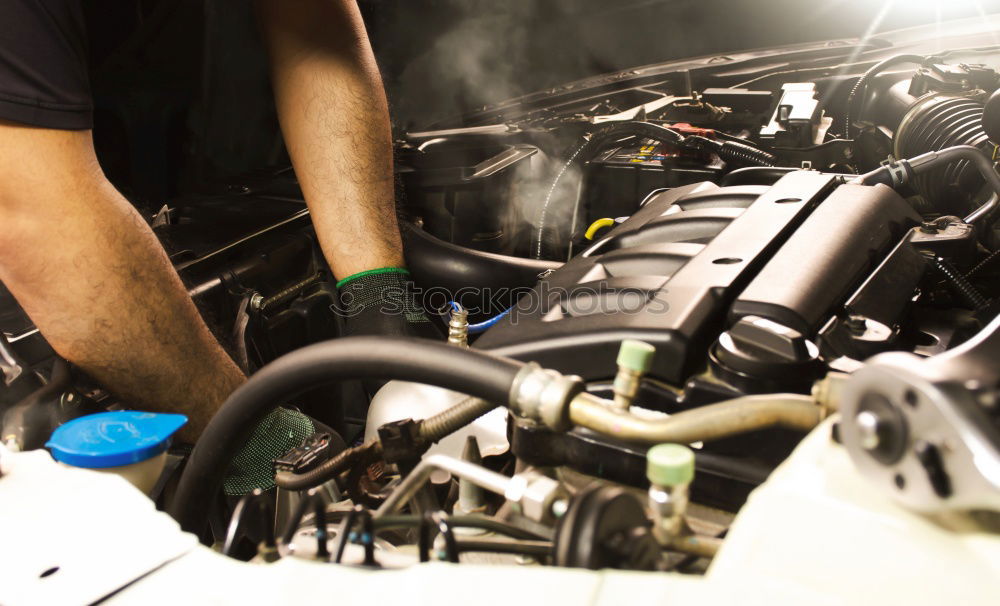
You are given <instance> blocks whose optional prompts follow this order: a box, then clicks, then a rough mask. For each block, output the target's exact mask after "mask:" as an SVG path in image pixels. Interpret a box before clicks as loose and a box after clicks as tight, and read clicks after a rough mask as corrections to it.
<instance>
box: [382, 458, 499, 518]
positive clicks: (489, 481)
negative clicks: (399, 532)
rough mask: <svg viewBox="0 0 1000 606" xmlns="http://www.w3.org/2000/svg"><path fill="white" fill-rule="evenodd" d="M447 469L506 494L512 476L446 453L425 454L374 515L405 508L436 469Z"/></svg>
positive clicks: (488, 488)
mask: <svg viewBox="0 0 1000 606" xmlns="http://www.w3.org/2000/svg"><path fill="white" fill-rule="evenodd" d="M436 470H441V471H447V472H448V473H450V474H452V475H454V476H457V477H458V478H461V479H463V480H467V481H469V482H472V483H474V484H476V485H477V486H480V487H482V488H485V489H486V490H489V491H490V492H494V493H496V494H499V495H506V493H507V488H508V487H509V486H510V482H511V479H510V478H508V477H507V476H505V475H503V474H500V473H497V472H495V471H490V470H489V469H486V468H485V467H480V466H479V465H474V464H472V463H468V462H466V461H462V460H460V459H453V458H452V457H449V456H447V455H442V454H434V455H430V456H428V457H425V458H424V460H422V461H421V462H420V464H419V465H417V466H416V467H415V468H413V471H412V472H410V475H408V476H406V479H405V480H403V481H402V482H401V483H400V485H399V486H397V487H396V489H395V490H394V491H392V494H391V495H389V497H388V498H387V499H386V500H385V502H384V503H382V505H381V507H379V508H378V509H377V510H376V511H375V518H376V519H378V518H381V517H384V516H388V515H392V514H394V513H396V512H398V511H399V510H400V509H402V507H403V505H405V504H406V503H407V501H409V500H410V499H411V498H413V496H414V495H416V494H417V492H419V491H420V489H421V488H422V487H423V485H424V484H425V483H426V482H427V480H429V479H430V477H431V474H432V473H433V472H434V471H436Z"/></svg>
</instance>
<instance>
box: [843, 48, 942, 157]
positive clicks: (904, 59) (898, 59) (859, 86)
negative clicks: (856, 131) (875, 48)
mask: <svg viewBox="0 0 1000 606" xmlns="http://www.w3.org/2000/svg"><path fill="white" fill-rule="evenodd" d="M925 61H927V57H923V56H921V55H896V56H894V57H889V58H888V59H885V60H883V61H879V62H878V63H876V64H875V65H873V66H871V67H870V68H868V71H866V72H865V73H863V74H861V77H860V78H858V80H857V81H856V82H855V83H854V86H853V87H852V88H851V92H850V93H848V95H847V103H846V105H845V107H844V138H845V139H850V138H851V128H852V126H853V124H852V119H851V112H852V111H853V110H854V105H855V104H859V107H858V112H857V119H858V120H860V119H861V110H862V109H864V103H865V99H866V98H867V97H868V86H869V84H870V83H871V81H872V79H873V78H874V77H875V76H877V75H878V74H880V73H882V72H883V71H885V70H887V69H889V68H890V67H893V66H896V65H899V64H900V63H916V64H919V65H923V64H924V62H925Z"/></svg>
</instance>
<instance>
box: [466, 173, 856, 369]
mask: <svg viewBox="0 0 1000 606" xmlns="http://www.w3.org/2000/svg"><path fill="white" fill-rule="evenodd" d="M839 183H840V179H839V177H837V176H835V175H827V174H821V173H816V172H807V171H800V172H794V173H790V174H788V175H786V176H785V177H783V178H782V179H781V180H779V181H778V182H777V183H775V185H774V186H772V187H767V186H736V187H718V186H716V185H714V184H711V183H701V184H697V185H691V186H687V187H680V188H677V189H673V190H670V191H667V192H661V193H656V194H654V195H652V196H651V197H650V198H649V199H647V201H646V203H645V204H644V205H643V206H642V208H641V209H640V210H639V211H638V212H636V213H635V214H634V215H633V216H632V217H631V218H629V219H628V220H627V221H625V222H624V223H622V224H621V225H620V226H618V227H617V228H616V229H614V230H613V231H612V232H610V233H609V234H608V235H607V236H606V237H605V238H603V239H602V240H601V241H599V242H597V243H596V244H595V245H594V246H592V247H591V248H589V249H588V250H586V251H585V252H583V253H582V254H581V255H579V256H578V257H576V258H574V259H573V260H571V261H570V262H569V263H567V264H566V265H565V266H563V267H562V268H560V269H559V270H557V271H555V272H553V273H552V274H551V275H549V276H548V277H547V278H546V279H544V280H542V281H541V282H540V283H539V284H538V285H537V286H536V287H535V288H534V289H533V290H532V291H531V292H530V293H528V294H526V295H525V296H523V297H521V299H520V300H519V301H518V304H517V306H515V308H514V309H512V310H511V312H510V313H509V314H508V315H507V317H505V318H504V319H503V320H502V321H501V322H500V323H499V324H498V325H497V326H495V327H494V328H492V329H491V330H490V331H489V332H487V333H486V334H485V335H483V336H482V337H481V338H480V339H479V340H478V341H477V342H476V347H478V348H483V349H489V350H492V351H494V352H497V353H501V354H503V355H507V356H511V357H514V358H517V359H522V360H534V361H537V362H539V363H540V364H542V365H543V366H546V367H549V368H555V369H557V370H560V371H563V372H569V373H573V374H578V375H581V376H583V378H585V379H588V380H596V379H600V378H604V377H607V376H609V375H611V374H613V372H614V368H615V365H614V361H615V356H616V354H617V351H618V347H619V344H620V343H621V341H622V339H626V338H636V339H642V340H644V341H646V342H649V343H651V344H653V345H654V346H655V347H656V348H657V355H656V358H655V363H654V367H653V369H652V371H651V373H650V374H651V375H653V376H654V377H657V378H660V379H662V380H665V381H669V382H672V383H680V382H681V381H683V380H684V379H685V378H686V377H687V376H689V375H690V374H691V373H692V372H693V371H694V370H696V369H697V368H698V367H699V366H702V365H703V364H704V363H705V352H706V351H707V347H708V344H709V342H710V341H711V340H713V339H714V338H715V337H716V336H717V335H718V333H719V332H720V331H721V330H722V329H723V328H724V326H723V323H724V322H725V319H726V314H727V311H728V308H729V304H730V303H731V302H732V301H733V300H734V299H735V298H736V295H737V294H738V293H739V292H741V291H742V289H743V288H744V287H746V286H747V284H748V283H749V282H750V281H751V280H752V279H753V278H754V277H755V276H756V275H757V273H758V272H759V271H760V269H761V267H763V265H764V264H765V263H766V262H767V261H768V260H769V259H770V258H771V256H772V255H773V254H774V252H775V251H776V250H777V249H778V248H779V247H780V246H781V245H782V244H784V243H785V241H787V240H788V238H789V237H790V236H791V235H792V234H793V233H794V232H795V230H796V229H797V228H798V227H799V226H800V225H801V224H802V222H803V221H804V220H805V219H806V218H807V217H808V216H809V214H810V212H812V210H813V209H814V208H816V206H817V205H819V204H820V203H821V202H822V201H823V200H824V199H825V198H826V197H827V195H828V194H829V193H830V192H831V191H832V190H833V189H834V188H835V187H836V186H837V185H838V184H839Z"/></svg>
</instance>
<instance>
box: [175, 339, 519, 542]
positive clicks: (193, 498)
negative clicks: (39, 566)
mask: <svg viewBox="0 0 1000 606" xmlns="http://www.w3.org/2000/svg"><path fill="white" fill-rule="evenodd" d="M522 367H523V363H521V362H516V361H514V360H510V359H507V358H501V357H498V356H494V355H491V354H488V353H485V352H482V351H477V350H473V349H464V348H460V347H453V346H450V345H447V344H446V343H439V342H436V341H427V340H422V339H404V338H391V337H347V338H343V339H334V340H331V341H326V342H323V343H317V344H315V345H310V346H308V347H304V348H302V349H299V350H296V351H293V352H291V353H289V354H286V355H284V356H282V357H280V358H278V359H277V360H275V361H274V362H271V363H270V364H268V365H267V366H265V367H264V368H262V369H261V370H260V371H258V372H257V373H256V374H255V375H253V376H252V377H250V379H249V380H248V381H247V382H246V383H244V384H243V386H241V387H240V388H239V389H237V390H236V391H235V392H234V393H233V394H232V395H231V396H230V397H229V398H228V399H227V400H226V402H225V403H224V404H223V405H222V407H221V408H220V409H219V410H218V412H216V414H215V416H214V417H212V420H211V421H210V422H209V424H208V427H206V428H205V431H204V432H203V433H202V435H201V438H200V439H199V440H198V443H197V444H196V445H195V447H194V450H193V451H192V453H191V457H190V459H189V460H188V464H187V467H186V468H185V469H184V473H183V474H182V475H181V479H180V483H179V485H178V488H177V493H176V495H175V497H174V500H173V502H172V504H171V509H170V511H171V514H172V515H173V517H174V519H176V520H177V521H178V522H179V523H180V525H181V527H182V528H183V529H184V530H187V531H189V532H194V533H195V534H198V533H199V532H200V531H201V529H202V528H203V527H204V525H205V523H206V522H207V519H208V509H207V505H208V504H209V503H211V502H212V499H213V497H214V495H215V494H216V493H217V492H218V490H219V488H220V486H221V485H222V480H223V478H224V477H225V474H226V471H227V470H228V468H229V464H230V461H231V460H232V457H233V455H234V454H235V453H236V452H237V451H238V450H239V448H240V447H241V446H242V445H243V443H244V441H245V439H246V437H247V436H248V435H249V434H250V432H251V430H252V429H253V428H254V426H255V425H256V424H257V423H258V422H259V421H260V420H261V419H263V418H264V416H266V415H267V414H268V413H269V412H271V411H272V410H274V408H275V407H277V406H278V405H280V404H281V403H282V402H285V401H287V400H289V399H291V398H294V397H295V396H296V395H298V394H300V393H302V392H305V391H308V390H310V389H315V388H317V387H321V386H324V385H329V384H330V383H333V382H335V381H340V380H344V379H398V380H403V381H413V382H416V383H425V384H429V385H435V386H437V387H443V388H445V389H451V390H453V391H459V392H463V393H468V394H470V395H473V396H477V397H479V398H482V399H484V400H488V401H496V402H507V400H508V398H509V394H510V388H511V385H512V384H513V382H514V378H515V377H516V376H517V373H518V372H519V371H520V370H521V368H522Z"/></svg>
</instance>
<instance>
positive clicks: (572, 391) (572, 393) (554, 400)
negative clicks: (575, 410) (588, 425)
mask: <svg viewBox="0 0 1000 606" xmlns="http://www.w3.org/2000/svg"><path fill="white" fill-rule="evenodd" d="M583 387H584V386H583V379H581V378H580V377H578V376H576V375H564V374H562V373H560V372H557V371H555V370H551V369H546V368H542V367H541V366H540V365H539V364H538V363H536V362H529V363H528V364H526V365H525V366H524V368H522V369H521V370H520V372H518V373H517V376H516V377H515V378H514V383H513V384H512V385H511V388H510V403H509V404H510V409H511V410H513V411H514V412H515V413H517V414H519V415H521V416H524V417H528V418H529V419H533V420H535V421H538V422H540V423H542V424H543V425H545V426H546V427H548V428H549V429H552V430H554V431H565V430H567V429H569V427H570V421H569V403H570V401H571V400H572V399H573V398H575V397H576V396H577V394H579V393H580V392H582V391H583Z"/></svg>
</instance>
